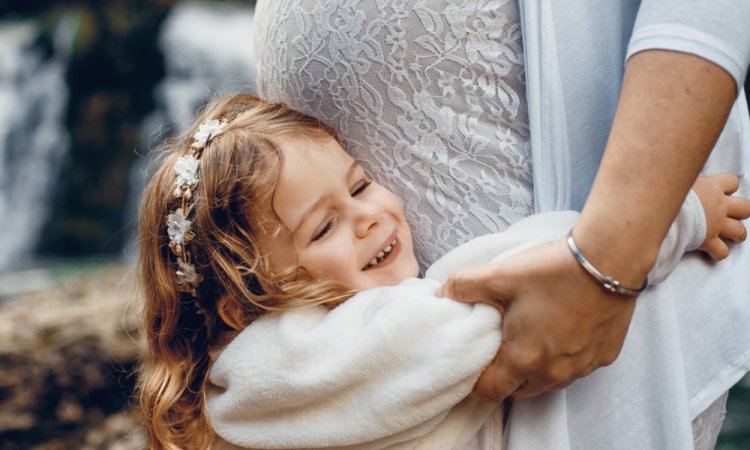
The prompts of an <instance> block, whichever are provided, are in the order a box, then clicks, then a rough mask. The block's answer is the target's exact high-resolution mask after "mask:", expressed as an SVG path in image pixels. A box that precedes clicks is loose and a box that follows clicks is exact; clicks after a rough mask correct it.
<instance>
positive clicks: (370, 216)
mask: <svg viewBox="0 0 750 450" xmlns="http://www.w3.org/2000/svg"><path fill="white" fill-rule="evenodd" d="M356 207H357V211H356V217H355V220H356V233H357V237H360V238H361V237H365V236H367V234H368V233H369V232H370V231H371V230H372V229H373V228H375V227H376V226H377V224H378V222H379V221H380V218H381V217H382V215H383V208H382V207H381V206H380V205H377V204H375V203H369V202H361V201H360V202H357V206H356Z"/></svg>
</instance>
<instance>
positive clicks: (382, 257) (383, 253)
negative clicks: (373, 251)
mask: <svg viewBox="0 0 750 450" xmlns="http://www.w3.org/2000/svg"><path fill="white" fill-rule="evenodd" d="M395 246H396V239H393V242H391V243H390V244H388V245H386V246H385V247H384V248H383V249H382V250H380V251H379V252H378V254H377V255H375V256H374V257H373V258H372V259H371V260H370V261H369V262H368V263H367V265H366V266H365V267H364V268H363V269H362V270H363V271H365V270H370V269H372V268H375V267H378V266H380V265H381V264H382V263H383V261H387V260H388V256H390V254H391V252H393V249H394V247H395Z"/></svg>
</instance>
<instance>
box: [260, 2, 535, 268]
mask: <svg viewBox="0 0 750 450" xmlns="http://www.w3.org/2000/svg"><path fill="white" fill-rule="evenodd" d="M255 23H256V34H255V43H256V45H255V55H256V60H257V64H258V88H259V91H260V93H261V95H262V96H264V97H265V98H268V99H271V100H281V101H284V102H286V103H288V104H289V105H291V106H293V107H295V108H297V109H300V110H302V111H304V112H306V113H308V114H311V115H314V116H317V117H318V118H320V119H322V120H324V121H326V122H327V123H329V124H330V125H332V126H333V127H334V128H336V129H337V130H338V131H339V133H340V134H341V136H342V138H343V141H344V144H345V146H346V148H347V149H348V150H349V152H350V153H351V154H352V155H353V156H354V157H356V158H358V159H360V160H361V161H362V162H363V164H364V165H365V166H366V167H368V168H370V169H371V171H372V172H373V174H374V176H375V178H376V179H377V180H378V181H379V182H381V183H383V184H385V185H386V186H388V187H389V188H391V189H392V190H393V191H394V192H395V193H396V194H397V195H399V196H400V197H401V199H402V200H403V202H404V206H405V208H406V211H407V219H408V220H409V223H410V225H411V226H412V228H413V230H414V235H415V246H416V249H417V256H418V258H419V260H420V263H421V264H422V265H423V266H424V265H427V264H429V263H430V262H432V261H434V260H435V259H436V258H437V257H439V256H441V255H443V254H444V253H445V252H446V251H447V250H449V249H451V248H453V247H455V246H456V245H458V244H460V243H462V242H465V241H467V240H469V239H470V238H471V237H473V236H476V235H479V234H483V233H487V232H490V231H499V230H503V229H505V228H506V227H507V226H508V225H509V224H511V223H513V222H515V221H517V220H519V219H520V218H522V217H525V216H527V215H529V214H531V213H532V212H533V204H532V203H533V202H532V192H533V186H532V175H531V163H530V158H529V150H528V136H529V133H528V116H527V111H526V97H525V82H524V76H523V53H522V45H521V30H520V25H519V16H518V5H517V2H516V1H515V0H473V1H466V0H436V1H426V0H423V1H420V0H417V1H394V0H388V1H385V0H335V1H332V0H266V1H263V0H261V1H259V2H258V7H257V9H256V19H255Z"/></svg>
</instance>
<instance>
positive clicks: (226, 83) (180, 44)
mask: <svg viewBox="0 0 750 450" xmlns="http://www.w3.org/2000/svg"><path fill="white" fill-rule="evenodd" d="M252 38H253V9H252V8H251V7H248V6H244V5H239V4H237V5H232V4H217V3H212V4H199V3H183V4H180V5H178V6H176V7H175V8H174V9H172V11H171V12H170V13H169V16H168V17H167V19H166V20H165V22H164V25H163V26H162V29H161V32H160V34H159V47H160V49H161V51H162V54H163V55H164V61H165V65H166V67H165V69H166V76H165V78H164V80H163V81H162V82H161V83H159V85H158V86H157V87H156V91H155V93H154V95H155V98H156V104H157V109H156V110H155V111H153V112H152V113H151V114H150V115H149V116H148V117H146V118H145V119H144V120H143V122H142V124H141V128H140V134H141V148H143V149H145V151H144V152H142V153H147V152H148V151H149V150H151V149H153V148H154V147H156V146H158V145H159V144H160V143H161V142H162V141H163V140H164V139H165V138H167V137H169V136H170V135H171V134H172V133H180V132H183V131H185V129H186V128H187V127H188V126H189V125H190V123H191V122H192V120H193V117H194V116H195V113H196V111H197V110H198V109H199V108H200V107H201V106H202V105H203V104H204V103H205V102H206V100H208V99H210V98H212V97H215V96H217V95H221V94H228V93H231V92H236V91H244V92H252V93H254V92H255V64H254V60H253V52H252ZM147 172H148V168H147V167H146V163H145V160H144V158H141V159H139V160H138V161H137V162H136V163H135V164H134V165H133V168H132V170H131V176H130V180H131V188H130V195H129V200H128V206H127V208H126V212H125V214H126V220H125V223H126V224H133V226H131V227H130V233H131V235H132V236H135V226H134V223H135V220H134V217H135V216H136V214H137V210H138V203H139V198H140V193H141V191H142V190H143V187H144V185H145V180H146V179H147V178H148V176H149V174H148V173H147ZM128 242H130V244H128V245H127V247H126V248H125V256H126V259H128V260H131V261H132V260H134V259H135V257H136V256H137V248H135V247H136V242H137V239H136V238H135V237H133V238H131V239H129V240H128Z"/></svg>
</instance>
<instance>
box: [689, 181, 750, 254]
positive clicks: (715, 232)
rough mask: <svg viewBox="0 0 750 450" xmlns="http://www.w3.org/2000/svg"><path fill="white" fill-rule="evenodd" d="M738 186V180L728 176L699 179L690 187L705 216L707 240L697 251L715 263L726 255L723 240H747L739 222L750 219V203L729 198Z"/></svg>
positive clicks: (733, 197) (725, 244)
mask: <svg viewBox="0 0 750 450" xmlns="http://www.w3.org/2000/svg"><path fill="white" fill-rule="evenodd" d="M738 187H739V179H738V178H737V177H736V176H735V175H733V174H730V173H721V174H718V175H712V176H708V177H698V179H697V180H695V183H694V184H693V190H694V191H695V193H696V194H697V195H698V198H699V199H700V201H701V204H702V205H703V212H704V214H705V215H706V239H705V240H704V241H703V243H702V244H701V245H700V246H699V247H698V250H701V251H703V252H705V253H707V254H708V255H709V256H710V257H711V259H713V260H714V261H719V260H722V259H724V258H726V257H727V256H728V255H729V247H728V246H727V243H726V242H725V240H730V241H734V242H741V241H744V240H745V238H747V229H746V228H745V226H744V225H743V224H742V222H740V220H743V219H747V218H748V217H750V200H748V199H747V198H744V197H738V196H733V195H732V194H734V192H735V191H737V188H738Z"/></svg>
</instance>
